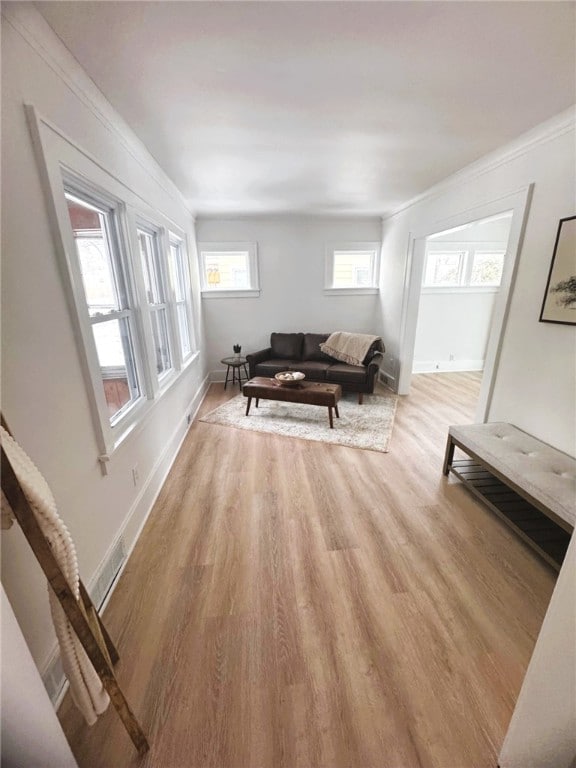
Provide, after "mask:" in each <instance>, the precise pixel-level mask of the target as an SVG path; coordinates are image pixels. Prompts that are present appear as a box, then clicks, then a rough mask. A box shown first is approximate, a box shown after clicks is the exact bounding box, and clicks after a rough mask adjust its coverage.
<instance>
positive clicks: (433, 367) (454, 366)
mask: <svg viewBox="0 0 576 768" xmlns="http://www.w3.org/2000/svg"><path fill="white" fill-rule="evenodd" d="M483 370H484V360H424V361H418V362H417V361H416V360H415V361H414V363H413V365H412V373H450V372H456V371H483Z"/></svg>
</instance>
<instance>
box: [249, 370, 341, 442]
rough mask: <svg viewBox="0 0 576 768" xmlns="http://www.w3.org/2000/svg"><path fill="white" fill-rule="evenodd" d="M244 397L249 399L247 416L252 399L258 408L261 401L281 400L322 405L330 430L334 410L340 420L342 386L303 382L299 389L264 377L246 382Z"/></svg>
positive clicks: (332, 423)
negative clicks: (325, 410) (326, 411)
mask: <svg viewBox="0 0 576 768" xmlns="http://www.w3.org/2000/svg"><path fill="white" fill-rule="evenodd" d="M242 392H243V394H244V397H247V398H248V403H247V404H246V416H248V414H249V413H250V404H251V403H252V398H255V399H256V408H258V402H259V401H260V400H281V401H282V402H285V403H304V404H306V405H322V406H324V407H325V408H328V419H329V421H330V428H331V429H334V421H333V417H332V409H334V412H335V413H336V417H337V418H340V414H339V413H338V400H340V398H341V397H342V387H341V386H340V384H324V383H322V382H320V381H318V382H315V381H303V382H302V383H301V384H299V385H298V386H297V387H286V386H283V385H282V384H278V382H277V381H276V379H266V378H264V377H263V376H256V378H254V379H250V381H248V382H246V384H244V386H243V387H242Z"/></svg>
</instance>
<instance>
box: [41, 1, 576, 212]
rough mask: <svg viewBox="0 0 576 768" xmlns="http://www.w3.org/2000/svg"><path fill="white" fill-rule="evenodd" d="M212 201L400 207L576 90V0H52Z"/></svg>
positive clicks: (213, 204) (94, 68) (174, 165)
mask: <svg viewBox="0 0 576 768" xmlns="http://www.w3.org/2000/svg"><path fill="white" fill-rule="evenodd" d="M37 7H38V9H39V10H40V12H41V13H42V14H43V15H44V17H45V18H46V20H47V21H48V22H49V24H50V25H51V26H52V27H53V29H54V30H55V31H56V33H57V34H58V35H59V37H60V38H61V39H62V40H63V42H64V44H65V45H66V46H67V47H68V48H69V50H70V51H71V52H72V53H73V55H74V56H75V57H76V59H77V60H78V61H79V62H80V64H81V65H82V67H83V68H84V69H85V70H86V72H87V73H88V74H89V75H90V77H91V78H92V79H93V80H94V81H95V83H96V84H97V85H98V86H99V88H100V89H101V91H102V92H103V93H104V94H105V96H106V97H107V98H108V100H109V101H110V102H111V103H112V105H113V106H114V107H115V108H116V110H117V111H118V112H119V113H120V114H121V115H122V116H123V117H124V119H125V120H126V121H127V122H128V124H129V125H130V126H131V127H132V129H133V130H134V132H135V133H136V134H137V135H138V136H139V137H140V139H142V140H143V141H144V143H145V144H146V145H147V147H148V149H149V150H150V152H151V153H152V154H153V155H154V157H155V158H156V159H157V161H158V162H159V163H160V165H161V166H162V167H163V168H164V170H165V171H166V172H167V173H168V175H169V176H170V177H171V178H172V179H173V181H174V182H175V183H176V184H177V186H178V187H179V188H180V190H181V191H182V193H183V194H184V196H185V197H186V198H187V200H188V201H189V204H190V207H191V208H192V209H193V210H194V211H196V212H197V213H199V214H213V215H218V214H225V213H260V212H263V213H271V212H307V213H313V214H318V213H328V214H379V215H381V214H385V213H386V212H389V211H391V210H393V209H394V208H395V207H397V206H398V205H399V204H400V203H402V202H404V201H405V200H407V199H409V198H411V197H413V196H414V195H416V194H418V193H419V192H422V191H424V190H425V189H427V188H428V187H429V186H431V185H432V184H434V183H435V182H437V181H440V180H441V179H443V178H445V177H446V176H448V175H449V174H450V173H452V172H454V171H456V170H458V169H460V168H462V167H463V166H465V165H467V164H468V163H470V162H472V161H473V160H475V159H477V158H479V157H481V156H482V155H484V154H486V153H487V152H489V151H490V150H492V149H495V148H497V147H499V146H501V145H502V144H504V143H506V142H507V141H509V140H511V139H513V138H515V137H516V136H517V135H519V134H520V133H522V132H523V131H525V130H528V129H529V128H532V127H533V126H535V125H537V124H538V123H540V122H542V121H544V120H546V119H547V118H549V117H551V116H553V115H555V114H557V113H559V112H561V111H562V110H564V109H566V108H568V107H569V106H570V105H571V104H573V103H574V102H575V101H576V92H575V61H576V59H575V4H574V3H573V2H555V1H548V2H412V1H411V0H408V1H404V2H384V1H382V2H352V1H349V2H219V1H212V2H187V1H184V2H76V1H73V2H39V3H38V4H37Z"/></svg>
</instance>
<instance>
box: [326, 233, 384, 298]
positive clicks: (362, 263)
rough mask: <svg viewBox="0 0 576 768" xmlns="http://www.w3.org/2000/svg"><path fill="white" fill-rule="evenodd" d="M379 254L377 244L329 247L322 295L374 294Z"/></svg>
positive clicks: (345, 244)
mask: <svg viewBox="0 0 576 768" xmlns="http://www.w3.org/2000/svg"><path fill="white" fill-rule="evenodd" d="M379 253H380V244H379V243H343V244H341V245H330V246H328V247H327V249H326V281H325V291H326V292H328V293H376V292H377V290H378V271H379Z"/></svg>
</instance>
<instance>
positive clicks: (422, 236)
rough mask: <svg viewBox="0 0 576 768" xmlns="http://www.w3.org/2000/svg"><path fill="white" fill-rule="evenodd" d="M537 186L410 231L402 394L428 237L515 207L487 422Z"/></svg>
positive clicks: (484, 393)
mask: <svg viewBox="0 0 576 768" xmlns="http://www.w3.org/2000/svg"><path fill="white" fill-rule="evenodd" d="M533 187H534V185H533V184H529V185H528V186H526V187H522V188H521V189H519V190H517V191H516V192H511V193H509V194H507V195H505V196H503V197H500V198H498V199H497V200H492V201H489V202H487V203H484V204H482V205H478V206H476V207H474V208H470V209H468V210H466V211H461V212H460V213H457V214H455V215H453V216H450V217H449V218H446V219H442V220H441V221H437V222H435V223H434V224H433V225H430V226H428V227H426V228H425V229H423V230H422V231H415V232H411V233H410V240H409V243H408V258H407V262H406V281H405V285H406V286H407V288H406V292H405V299H404V306H403V307H402V325H401V331H400V372H399V376H398V394H400V395H407V394H408V392H409V390H410V381H411V379H412V366H413V361H414V345H415V342H416V326H417V323H418V310H419V305H420V293H421V288H422V273H423V271H424V259H425V255H426V239H427V238H428V237H430V235H434V234H436V233H438V232H443V231H444V230H446V229H451V228H453V227H460V226H464V225H466V224H470V223H471V222H473V221H478V220H479V219H487V218H489V217H490V216H495V215H497V214H499V213H504V212H506V211H512V221H511V223H510V235H509V238H508V247H507V250H506V258H505V259H504V271H503V273H502V283H501V286H500V290H499V292H498V294H497V296H496V301H495V303H494V311H493V313H492V321H491V325H490V335H489V338H488V346H487V349H486V359H485V363H484V376H483V377H482V385H481V388H480V397H479V401H478V407H477V411H476V421H477V422H481V423H482V422H485V421H487V420H488V413H489V410H490V403H491V400H492V393H493V391H494V381H495V378H496V371H497V369H498V361H499V358H500V352H501V349H502V340H503V337H504V330H505V327H506V321H507V318H508V311H509V308H510V300H511V298H512V291H513V287H514V280H515V277H516V269H517V265H518V257H519V255H520V250H521V248H522V240H523V237H524V229H525V226H526V219H527V216H528V209H529V207H530V200H531V198H532V190H533Z"/></svg>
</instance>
